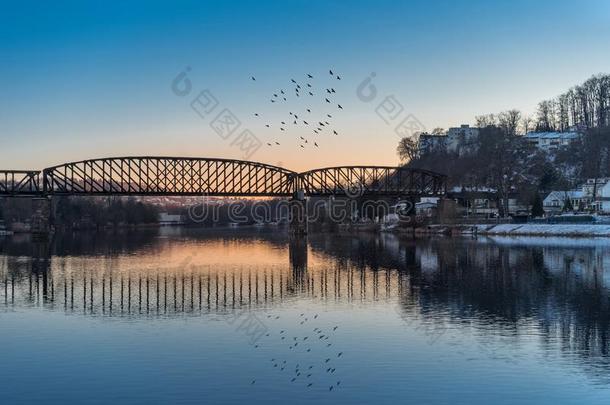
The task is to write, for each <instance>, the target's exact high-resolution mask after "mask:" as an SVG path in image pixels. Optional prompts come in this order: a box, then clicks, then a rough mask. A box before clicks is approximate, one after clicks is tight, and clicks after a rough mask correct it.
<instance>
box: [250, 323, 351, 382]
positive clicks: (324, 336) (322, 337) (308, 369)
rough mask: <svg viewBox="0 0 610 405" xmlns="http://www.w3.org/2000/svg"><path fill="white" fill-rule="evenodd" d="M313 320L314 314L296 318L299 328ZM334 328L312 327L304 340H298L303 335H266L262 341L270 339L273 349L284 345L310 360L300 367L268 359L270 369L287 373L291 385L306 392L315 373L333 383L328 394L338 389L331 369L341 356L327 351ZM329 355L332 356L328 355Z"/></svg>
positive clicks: (284, 360)
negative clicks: (297, 386) (298, 384)
mask: <svg viewBox="0 0 610 405" xmlns="http://www.w3.org/2000/svg"><path fill="white" fill-rule="evenodd" d="M267 318H269V319H272V318H274V317H273V316H272V315H267ZM275 319H279V317H275ZM316 319H318V314H315V315H313V316H308V315H306V314H305V313H302V314H301V315H300V316H299V320H300V322H299V323H300V325H306V324H308V323H310V324H311V322H312V321H314V320H316ZM338 328H339V326H338V325H335V326H333V327H332V328H329V329H328V330H324V329H322V328H319V327H315V328H313V329H312V330H311V332H309V333H306V334H305V336H302V335H303V334H297V336H290V334H289V333H287V331H286V330H284V329H282V330H280V331H279V333H275V334H272V333H267V334H266V335H265V337H266V338H268V339H271V340H272V341H271V342H270V343H271V344H273V345H274V346H275V345H278V344H279V345H287V347H288V349H289V350H293V351H294V352H300V353H299V354H301V355H303V356H306V357H307V358H308V359H311V360H309V361H307V362H305V363H303V361H301V362H294V363H291V362H289V361H288V360H286V359H280V358H275V357H274V358H271V359H270V363H271V364H272V365H273V368H274V369H277V370H278V371H280V372H283V373H287V374H288V378H290V382H291V383H299V382H301V383H303V384H305V386H306V387H307V388H311V387H313V386H314V378H315V377H316V373H318V374H319V373H324V374H322V375H323V376H326V377H327V378H328V379H330V380H332V381H333V383H332V384H330V385H328V390H329V391H332V390H333V389H336V388H338V387H339V386H340V385H341V380H336V378H335V379H333V377H334V376H335V371H336V370H337V369H336V367H335V362H336V361H338V360H339V359H341V357H342V356H343V352H341V351H333V350H332V349H331V347H332V345H333V343H332V342H331V341H329V340H330V338H331V337H332V334H333V333H334V332H335V331H336V330H337V329H338ZM254 347H255V348H258V347H259V345H258V344H257V345H255V346H254ZM331 351H332V354H330V353H331ZM295 354H297V353H295ZM320 355H321V356H320ZM318 377H319V376H318ZM335 380H336V382H335ZM255 383H256V380H252V382H251V384H255Z"/></svg>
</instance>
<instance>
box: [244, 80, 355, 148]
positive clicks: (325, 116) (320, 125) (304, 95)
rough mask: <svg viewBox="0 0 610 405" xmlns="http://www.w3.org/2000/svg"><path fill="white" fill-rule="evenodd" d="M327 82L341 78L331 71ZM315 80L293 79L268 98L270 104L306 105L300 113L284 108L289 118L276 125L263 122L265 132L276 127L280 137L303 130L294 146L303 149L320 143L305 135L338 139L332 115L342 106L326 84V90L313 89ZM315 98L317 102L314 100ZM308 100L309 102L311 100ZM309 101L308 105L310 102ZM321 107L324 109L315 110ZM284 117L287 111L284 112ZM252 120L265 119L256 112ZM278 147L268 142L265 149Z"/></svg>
mask: <svg viewBox="0 0 610 405" xmlns="http://www.w3.org/2000/svg"><path fill="white" fill-rule="evenodd" d="M328 74H329V78H330V80H331V81H337V80H341V76H339V75H337V74H336V73H335V72H333V71H332V69H330V70H329V71H328ZM251 80H252V81H253V82H256V77H254V76H251ZM315 83H316V78H314V76H313V75H312V74H310V73H307V75H306V76H305V77H304V80H303V81H301V82H299V81H297V80H295V79H294V78H292V79H290V85H289V86H290V88H291V89H290V88H281V89H279V90H278V91H276V92H274V93H273V94H272V96H271V97H270V102H271V103H277V104H278V105H279V104H283V103H289V102H291V101H295V100H296V99H307V102H306V103H305V105H306V107H305V108H304V109H302V110H300V111H297V110H296V109H293V110H290V109H288V108H287V110H289V111H287V112H288V114H287V115H286V116H285V118H283V119H281V120H280V121H279V122H275V123H273V122H269V121H266V122H265V124H264V125H265V129H272V128H274V127H275V126H276V125H277V127H278V128H279V129H280V132H281V133H289V132H290V131H291V129H293V128H295V129H296V128H298V129H299V130H302V129H305V131H299V134H298V135H299V136H298V138H295V139H296V140H297V144H298V145H299V146H300V147H301V148H302V149H305V148H306V147H308V146H311V147H315V148H319V147H320V145H319V144H318V142H320V140H312V139H311V138H310V137H309V136H303V135H304V134H307V133H313V134H314V136H315V135H322V134H324V133H327V134H331V135H339V132H338V131H337V130H336V129H335V128H334V126H333V124H332V120H333V114H334V113H336V112H337V111H340V110H343V106H342V105H341V104H339V103H337V102H336V101H335V96H336V94H337V90H336V89H335V87H334V85H333V84H332V82H331V84H329V85H328V87H326V86H323V87H319V86H315ZM316 97H318V99H316ZM308 98H311V99H310V100H309V99H308ZM310 101H311V102H310ZM316 101H317V102H318V103H320V104H321V105H322V106H324V107H320V106H318V103H316ZM283 114H286V111H284V112H283ZM254 117H255V118H260V119H262V118H264V117H262V115H261V114H260V113H258V112H255V113H254ZM279 145H281V143H280V142H279V141H278V140H277V139H274V140H272V141H271V142H267V146H268V147H272V146H279Z"/></svg>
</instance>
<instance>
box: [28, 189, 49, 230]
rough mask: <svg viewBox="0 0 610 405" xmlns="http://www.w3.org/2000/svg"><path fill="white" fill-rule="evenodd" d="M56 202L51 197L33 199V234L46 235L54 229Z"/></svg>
mask: <svg viewBox="0 0 610 405" xmlns="http://www.w3.org/2000/svg"><path fill="white" fill-rule="evenodd" d="M53 207H54V204H53V201H52V199H51V197H40V198H34V199H32V211H33V212H32V218H31V224H32V234H34V235H38V236H45V235H48V234H50V233H51V232H52V230H53V211H54V209H53Z"/></svg>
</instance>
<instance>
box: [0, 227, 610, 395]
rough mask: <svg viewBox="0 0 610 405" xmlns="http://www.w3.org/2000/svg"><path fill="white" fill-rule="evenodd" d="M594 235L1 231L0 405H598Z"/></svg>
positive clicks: (601, 261)
mask: <svg viewBox="0 0 610 405" xmlns="http://www.w3.org/2000/svg"><path fill="white" fill-rule="evenodd" d="M609 280H610V242H609V241H608V240H606V239H561V238H559V239H556V238H553V239H548V238H547V239H545V238H493V239H490V238H478V239H476V240H475V239H456V238H452V239H426V240H417V241H414V240H411V239H406V238H401V237H396V236H394V235H367V234H363V235H336V234H310V235H309V236H308V238H307V240H303V239H291V238H290V237H289V236H288V234H287V233H285V232H283V231H281V230H277V229H267V230H265V229H261V230H254V229H250V230H200V231H194V230H186V229H178V228H167V229H161V230H146V231H130V232H118V233H111V234H110V233H109V234H101V233H76V234H70V235H56V236H55V237H54V239H53V240H52V241H50V242H35V241H32V240H30V239H29V238H27V237H25V236H13V237H7V238H0V350H1V356H0V358H1V359H2V360H1V363H0V402H2V403H7V404H12V403H33V402H44V403H65V402H68V401H70V402H76V403H108V402H113V403H245V402H248V403H250V402H253V403H276V402H280V401H281V402H287V401H290V402H291V403H294V404H298V403H311V402H317V403H333V404H341V403H346V404H358V403H376V404H380V403H406V404H410V403H413V404H424V403H425V404H491V403H493V404H521V403H523V404H525V403H528V404H530V403H531V404H544V403H549V404H551V403H552V404H559V403H561V404H585V403H586V404H608V403H610V352H609V351H610V285H609Z"/></svg>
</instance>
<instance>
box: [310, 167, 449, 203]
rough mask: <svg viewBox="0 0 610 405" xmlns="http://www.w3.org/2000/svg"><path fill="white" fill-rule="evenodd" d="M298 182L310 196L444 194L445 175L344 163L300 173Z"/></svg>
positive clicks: (409, 169)
mask: <svg viewBox="0 0 610 405" xmlns="http://www.w3.org/2000/svg"><path fill="white" fill-rule="evenodd" d="M299 183H300V184H299V187H300V188H302V189H303V191H304V193H305V194H306V195H310V196H330V195H350V196H363V195H371V196H399V195H410V196H425V195H428V196H441V195H443V194H445V183H446V176H444V175H441V174H438V173H434V172H431V171H427V170H421V169H412V168H407V167H390V166H344V167H329V168H324V169H316V170H311V171H308V172H305V173H300V174H299Z"/></svg>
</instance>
